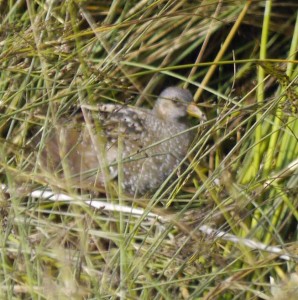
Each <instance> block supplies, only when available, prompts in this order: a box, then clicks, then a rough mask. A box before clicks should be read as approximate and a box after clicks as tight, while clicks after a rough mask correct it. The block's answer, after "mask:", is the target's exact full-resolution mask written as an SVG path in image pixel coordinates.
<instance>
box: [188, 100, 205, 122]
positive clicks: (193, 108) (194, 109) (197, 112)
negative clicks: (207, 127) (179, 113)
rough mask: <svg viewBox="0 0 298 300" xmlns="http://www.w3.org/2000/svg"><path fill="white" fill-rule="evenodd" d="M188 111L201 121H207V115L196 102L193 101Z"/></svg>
mask: <svg viewBox="0 0 298 300" xmlns="http://www.w3.org/2000/svg"><path fill="white" fill-rule="evenodd" d="M187 113H188V114H189V115H190V116H192V117H195V118H198V119H200V120H201V121H207V118H206V115H205V114H204V113H203V112H202V111H201V110H200V109H199V108H198V107H197V105H196V104H195V103H194V102H191V103H190V104H189V105H188V106H187Z"/></svg>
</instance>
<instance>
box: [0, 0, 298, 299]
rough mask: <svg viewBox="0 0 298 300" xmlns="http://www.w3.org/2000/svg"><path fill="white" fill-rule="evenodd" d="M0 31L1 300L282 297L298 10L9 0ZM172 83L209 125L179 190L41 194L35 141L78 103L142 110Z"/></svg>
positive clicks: (296, 153) (289, 237) (291, 193)
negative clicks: (139, 195)
mask: <svg viewBox="0 0 298 300" xmlns="http://www.w3.org/2000/svg"><path fill="white" fill-rule="evenodd" d="M0 20H1V23H0V49H1V52H0V76H1V79H0V113H1V114H0V134H1V143H0V151H1V156H0V168H1V172H0V174H1V177H0V178H1V183H2V190H1V202H0V203H1V210H0V211H1V221H2V226H1V230H0V243H1V247H0V249H1V252H0V253H1V254H0V264H1V268H0V298H1V299H118V298H119V299H272V294H273V296H275V299H282V298H281V297H285V298H286V299H291V298H290V297H291V295H292V296H293V295H294V294H293V293H294V292H293V290H294V289H295V288H297V285H298V282H297V281H298V280H297V277H295V276H297V275H295V272H298V270H297V269H295V268H296V266H295V263H296V262H297V258H298V243H297V219H298V211H297V207H298V197H297V194H298V188H297V187H298V176H297V174H298V170H297V169H298V118H297V113H298V112H297V107H298V102H297V101H298V97H297V94H298V89H297V76H298V66H297V49H298V47H297V44H298V15H297V3H296V1H288V2H285V1H271V0H267V1H261V0H254V1H240V0H239V1H237V0H235V1H232V0H228V1H221V0H218V1H211V0H205V1H187V0H183V1H170V0H163V1H135V0H131V1H124V0H115V1H88V0H84V1H83V0H69V1H56V0H52V1H43V0H39V1H37V0H35V1H29V0H27V1H24V0H18V1H5V0H4V1H0ZM171 85H180V86H182V87H185V88H188V89H190V90H191V91H192V93H193V94H194V99H195V101H196V102H197V105H198V106H199V107H200V108H201V109H202V110H204V111H205V112H206V115H207V119H208V120H207V121H206V122H205V123H203V124H202V123H201V122H200V120H199V119H196V118H194V122H193V124H194V127H195V128H196V131H197V136H196V138H195V141H194V143H193V146H192V147H191V149H190V151H189V155H188V157H187V158H186V159H185V162H184V163H183V166H182V165H181V168H179V170H176V172H175V174H173V178H176V179H175V180H174V181H168V182H167V183H165V184H164V185H163V186H161V187H160V189H159V190H158V191H157V192H156V193H155V194H154V195H147V196H146V197H143V198H142V199H138V198H135V199H133V198H131V197H127V196H126V195H124V194H123V193H122V191H121V189H120V188H119V186H120V185H118V187H117V185H114V184H113V183H111V186H110V187H109V190H110V191H111V192H110V193H106V194H105V193H100V194H95V193H94V192H93V191H80V190H76V189H73V188H72V187H71V186H69V185H67V183H66V182H64V183H63V182H61V179H60V180H59V179H58V178H57V181H59V184H60V185H59V186H60V189H59V190H57V189H56V190H55V187H53V186H54V185H51V186H48V184H47V182H48V181H47V180H46V179H45V178H46V177H48V176H49V175H50V174H41V173H40V170H39V169H38V167H37V165H36V164H35V161H34V157H35V156H34V155H36V154H37V155H38V153H39V151H40V150H39V149H41V148H42V144H43V142H44V139H43V138H41V141H40V145H39V146H38V148H37V149H35V150H34V151H32V153H29V152H30V151H28V149H30V145H31V144H32V140H33V139H34V138H35V136H36V133H39V132H42V133H43V135H42V137H44V136H45V134H44V133H46V132H47V131H48V130H50V129H51V126H53V124H56V123H57V122H59V120H61V119H62V118H64V119H65V118H66V119H72V118H74V116H75V115H76V114H77V113H78V112H79V111H80V108H81V106H82V104H88V105H96V104H97V103H102V102H108V103H111V102H117V103H123V105H136V106H146V107H152V104H153V103H154V99H155V95H158V94H159V92H160V91H161V90H162V89H163V88H164V87H166V86H171ZM32 161H33V166H34V167H33V168H32ZM176 174H178V175H179V176H178V179H177V177H176V176H175V175H176ZM120 180H121V178H119V181H120ZM61 184H62V189H61ZM49 188H51V189H52V192H53V193H54V194H58V193H63V194H64V195H66V196H67V197H68V198H67V199H68V200H69V199H72V200H71V201H66V200H67V199H65V198H63V199H65V201H52V200H53V198H51V197H50V196H49V197H48V196H47V194H45V193H42V191H46V190H49ZM36 191H39V196H36V194H34V192H36ZM61 199H62V198H61ZM61 199H60V200H61ZM90 199H92V201H93V202H94V203H96V200H101V201H104V202H105V203H109V204H115V205H116V204H117V205H118V204H119V205H121V207H131V208H132V207H133V208H139V209H140V210H139V212H141V214H139V215H136V214H132V213H130V212H125V211H124V210H122V209H116V206H114V207H115V209H114V210H113V209H111V210H107V209H106V207H103V206H102V205H99V208H98V209H95V208H94V207H93V206H92V205H88V203H89V204H90V203H91V204H92V203H93V202H90V201H89V202H88V203H87V202H84V201H85V200H90ZM112 207H113V206H112ZM118 208H119V207H118ZM150 214H151V215H150ZM153 214H154V215H153ZM152 216H153V217H152ZM154 216H155V217H154ZM156 216H158V217H156ZM208 229H214V230H218V231H210V230H209V231H208ZM219 231H221V233H226V235H223V236H221V237H219V236H218V235H217V233H219ZM228 234H230V235H228ZM234 237H235V238H234ZM247 240H250V241H257V242H260V243H262V244H264V245H268V246H270V247H278V249H281V252H278V253H273V252H274V251H272V248H268V249H267V250H270V251H265V250H264V249H256V248H257V246H256V245H253V246H251V247H249V245H248V243H245V242H244V241H247ZM274 249H275V248H274ZM280 255H283V256H280ZM293 273H294V274H293ZM290 274H291V275H290ZM270 277H272V278H274V280H275V283H272V280H271V281H270ZM287 280H288V281H287ZM282 281H283V282H284V283H283V284H284V285H282V287H284V286H290V288H292V290H289V291H288V294H284V295H283V296H281V295H280V294H279V293H280V292H281V291H282V292H285V290H284V291H283V288H280V289H279V288H278V287H275V284H278V283H279V282H282ZM288 282H290V284H288ZM287 284H288V285H287ZM296 292H297V291H296ZM291 293H292V294H291ZM296 296H297V294H296ZM293 297H295V296H293ZM293 299H294V298H293ZM295 299H296V298H295Z"/></svg>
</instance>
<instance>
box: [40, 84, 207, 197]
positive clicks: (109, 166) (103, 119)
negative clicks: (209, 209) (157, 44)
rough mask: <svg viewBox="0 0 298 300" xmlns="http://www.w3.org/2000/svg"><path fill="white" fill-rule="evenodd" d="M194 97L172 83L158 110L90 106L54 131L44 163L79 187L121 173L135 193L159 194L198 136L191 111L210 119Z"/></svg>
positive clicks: (44, 146)
mask: <svg viewBox="0 0 298 300" xmlns="http://www.w3.org/2000/svg"><path fill="white" fill-rule="evenodd" d="M192 101H193V97H192V94H191V92H190V91H189V90H187V89H182V88H179V87H168V88H166V89H165V90H163V91H162V93H161V94H160V96H159V97H158V99H157V100H156V103H155V105H154V106H153V108H152V109H149V108H139V107H133V106H131V107H130V106H127V105H126V106H125V105H120V104H112V103H106V104H99V105H97V106H95V107H90V106H88V105H86V106H85V107H83V111H87V113H86V114H85V115H84V113H83V114H82V117H81V120H79V121H78V120H76V121H75V122H68V121H64V122H60V123H59V124H58V125H56V126H54V127H53V128H52V129H50V130H49V132H48V134H47V135H46V137H45V139H44V142H43V143H42V145H41V146H40V147H41V150H40V155H39V159H38V164H39V166H40V168H41V169H42V170H46V171H47V172H48V173H49V174H50V175H51V176H55V177H56V178H59V180H58V182H60V178H61V179H62V178H63V179H65V180H66V181H67V182H70V183H71V185H72V186H74V187H84V188H86V187H88V188H91V187H101V188H102V187H105V186H106V184H107V183H108V182H110V181H115V180H116V179H117V178H118V182H119V184H121V188H122V189H123V190H124V192H125V193H127V194H129V195H138V196H143V195H145V194H147V193H149V194H150V193H153V192H154V191H156V190H157V189H158V188H159V187H160V186H161V184H162V183H163V182H164V181H165V179H166V178H167V177H168V176H169V175H170V174H171V173H172V172H173V171H174V170H175V169H176V168H177V167H178V166H179V164H180V163H181V161H182V160H183V159H184V158H185V157H186V155H187V152H188V149H189V146H190V144H191V143H192V141H193V139H194V135H195V132H194V130H191V123H190V121H189V118H188V111H190V110H192V111H194V112H196V113H197V114H198V115H200V116H201V117H202V118H204V115H203V114H202V112H201V111H200V110H199V109H198V108H197V106H195V105H194V104H193V102H192ZM119 179H121V180H119Z"/></svg>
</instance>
